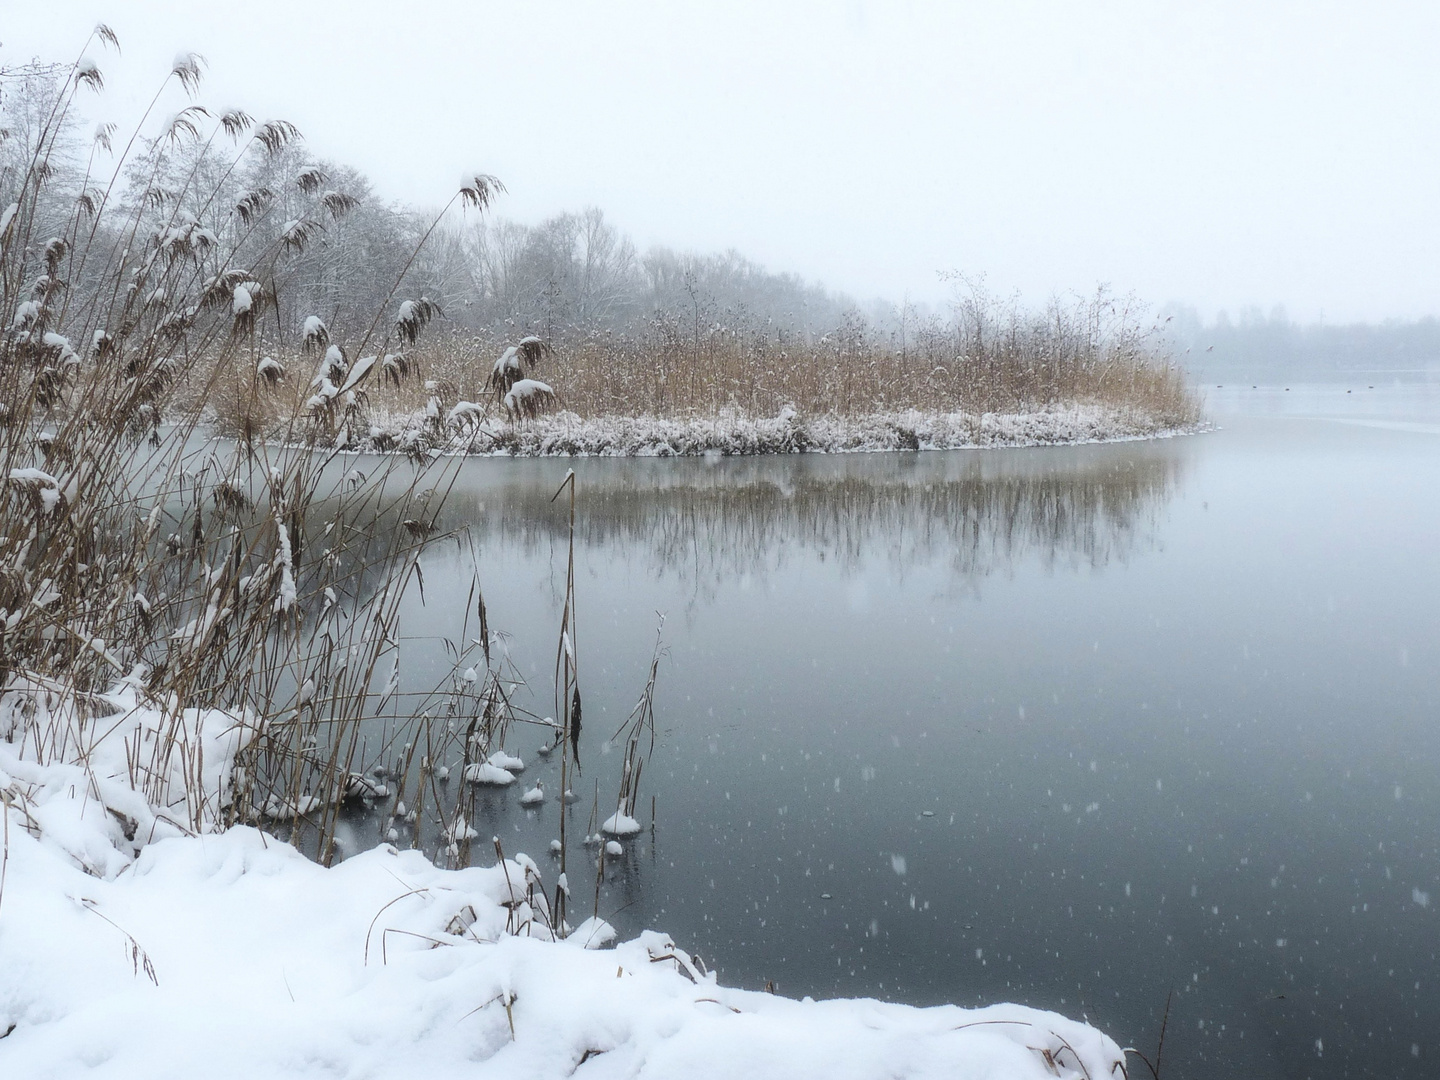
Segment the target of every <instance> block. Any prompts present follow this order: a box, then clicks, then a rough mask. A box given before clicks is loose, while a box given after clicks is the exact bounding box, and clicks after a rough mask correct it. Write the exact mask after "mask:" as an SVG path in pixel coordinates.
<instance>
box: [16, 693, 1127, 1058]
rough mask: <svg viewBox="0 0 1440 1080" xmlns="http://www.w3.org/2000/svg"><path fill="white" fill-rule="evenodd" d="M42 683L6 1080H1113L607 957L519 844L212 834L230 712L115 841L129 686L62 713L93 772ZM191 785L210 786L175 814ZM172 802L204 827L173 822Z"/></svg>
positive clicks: (1035, 1048)
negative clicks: (483, 847)
mask: <svg viewBox="0 0 1440 1080" xmlns="http://www.w3.org/2000/svg"><path fill="white" fill-rule="evenodd" d="M37 692H38V693H41V694H42V696H43V692H44V688H41V689H40V690H39V691H37V690H36V688H34V687H23V688H19V689H17V687H16V684H15V683H14V682H13V681H12V683H11V684H10V685H9V687H8V688H7V693H6V694H5V695H4V701H3V703H4V704H6V705H7V706H8V707H9V708H10V709H11V713H10V715H11V716H12V718H13V717H20V720H17V721H16V722H15V723H13V724H12V725H11V727H10V729H9V731H8V732H6V731H0V794H3V800H0V802H3V814H4V820H3V834H4V838H5V847H4V863H3V870H0V882H3V887H0V1076H4V1077H11V1076H14V1077H22V1076H23V1077H26V1078H33V1080H44V1078H60V1077H65V1078H72V1077H97V1078H98V1077H113V1078H129V1077H145V1078H147V1080H148V1078H156V1080H165V1078H169V1077H177V1078H178V1077H185V1078H191V1077H196V1076H205V1077H208V1078H214V1080H225V1078H231V1077H234V1078H237V1080H238V1078H242V1077H243V1078H245V1080H255V1078H258V1077H265V1078H272V1077H317V1078H318V1077H327V1078H328V1077H346V1078H356V1080H359V1078H368V1077H375V1078H381V1077H386V1078H388V1077H412V1076H424V1077H426V1078H427V1080H440V1078H444V1077H452V1076H453V1077H461V1076H464V1077H476V1076H480V1077H502V1078H510V1077H514V1078H517V1080H520V1078H523V1080H539V1078H548V1077H569V1076H579V1077H581V1078H582V1080H584V1078H586V1077H594V1078H605V1077H620V1076H625V1077H678V1078H685V1077H744V1078H746V1080H754V1078H757V1077H772V1076H773V1077H782V1076H783V1077H812V1076H813V1077H817V1078H818V1077H825V1078H845V1077H854V1078H857V1080H858V1078H868V1077H890V1076H906V1077H937V1078H938V1077H942V1076H943V1077H947V1078H966V1077H975V1078H980V1077H987V1078H999V1077H1005V1078H1015V1080H1027V1078H1032V1077H1033V1078H1036V1080H1040V1078H1046V1077H1050V1078H1053V1077H1061V1078H1066V1080H1070V1078H1078V1077H1087V1078H1089V1080H1100V1078H1102V1077H1108V1078H1112V1080H1113V1078H1114V1077H1119V1076H1122V1075H1123V1065H1122V1064H1121V1063H1122V1061H1123V1058H1122V1055H1121V1052H1120V1050H1119V1049H1118V1048H1117V1046H1116V1045H1115V1043H1114V1042H1112V1041H1111V1040H1110V1039H1109V1038H1107V1037H1106V1036H1104V1035H1103V1034H1101V1033H1100V1032H1099V1031H1097V1030H1095V1029H1094V1028H1091V1027H1088V1026H1087V1025H1084V1024H1081V1023H1077V1022H1075V1021H1072V1020H1068V1019H1066V1018H1064V1017H1062V1016H1059V1015H1057V1014H1055V1013H1048V1012H1040V1011H1036V1010H1032V1009H1027V1008H1024V1007H1021V1006H1017V1005H996V1006H992V1007H990V1008H987V1009H979V1010H963V1009H959V1008H955V1007H953V1006H944V1007H939V1008H926V1009H919V1008H912V1007H909V1006H904V1005H893V1004H884V1003H881V1002H877V1001H871V1000H836V1001H821V1002H816V1001H811V1000H809V999H806V1000H804V1001H794V1000H790V999H787V998H782V997H778V996H775V995H771V994H765V993H759V992H754V991H744V990H736V989H732V988H728V987H723V986H720V985H718V984H717V983H716V981H715V979H714V976H713V975H710V974H706V973H705V972H704V970H703V968H702V967H701V966H700V965H699V963H698V962H697V961H695V960H694V959H692V958H691V957H690V956H689V955H688V954H686V953H685V952H684V951H683V950H682V949H680V948H677V947H676V945H675V943H674V942H672V941H671V940H670V939H669V938H668V937H666V936H665V935H663V934H661V933H657V932H646V933H644V934H642V935H641V936H640V937H638V938H636V939H635V940H633V941H628V942H624V943H622V944H619V945H617V946H615V947H614V948H613V949H601V948H598V946H602V945H605V944H607V943H608V942H610V941H611V940H612V939H613V936H614V931H613V929H612V928H611V927H610V926H609V925H608V924H607V923H605V922H604V921H603V920H597V919H587V920H585V921H584V922H583V923H581V924H580V925H579V926H577V927H576V928H575V930H574V931H573V932H571V933H570V934H569V936H568V937H563V939H561V940H556V937H557V935H556V934H554V933H553V932H552V930H551V923H550V917H549V910H548V905H547V904H546V902H545V899H544V893H543V888H542V883H541V882H540V881H539V871H538V868H537V867H536V864H535V863H534V861H533V860H531V859H529V858H526V857H524V856H522V855H519V854H517V855H516V856H514V858H512V859H507V860H506V861H505V862H504V863H503V864H501V865H497V866H489V867H474V868H470V869H465V870H444V869H439V868H437V867H435V866H434V865H432V864H431V863H430V862H429V861H428V859H427V858H426V857H425V856H424V855H423V854H421V853H420V852H418V851H399V850H397V849H395V848H393V847H389V846H386V847H381V848H377V849H374V850H372V851H367V852H364V853H363V854H359V855H356V856H354V857H353V858H350V859H348V860H346V861H345V862H343V863H340V864H339V865H337V866H335V867H333V868H325V867H322V866H319V865H317V864H315V863H313V862H310V861H309V860H307V859H306V858H305V857H304V856H302V855H301V854H299V853H298V852H297V851H296V850H295V849H294V848H292V847H290V846H288V845H286V844H284V843H282V842H280V841H279V840H277V839H275V838H274V837H271V836H268V835H266V834H265V833H263V832H261V831H259V830H257V829H254V828H250V827H248V826H237V827H234V828H231V829H229V830H228V831H225V832H214V831H208V830H211V829H213V828H214V818H213V816H210V815H208V814H207V813H206V808H208V807H212V806H214V805H215V804H216V800H218V799H219V798H220V797H221V796H222V794H223V792H224V791H225V790H227V788H226V785H227V784H228V783H229V778H228V776H227V775H226V771H227V770H228V768H229V762H230V760H231V759H232V756H233V752H234V749H235V747H236V746H237V745H238V743H239V741H240V739H241V736H242V734H243V731H244V728H243V727H242V726H239V725H237V724H235V723H234V722H233V721H231V722H226V719H225V718H224V714H216V713H210V714H198V713H190V714H182V717H184V719H183V723H182V724H181V727H183V728H185V730H186V733H187V739H188V740H190V741H193V742H195V743H196V745H199V744H201V742H203V744H204V745H205V746H206V747H207V748H208V749H209V750H210V751H212V752H213V755H214V756H213V757H206V758H205V761H204V766H203V768H191V769H189V770H188V771H185V770H182V772H181V773H178V774H175V775H173V776H168V777H167V778H166V785H165V787H164V791H163V796H164V798H168V799H170V800H172V801H171V803H169V804H166V805H165V806H150V807H149V809H148V810H147V811H146V813H148V814H149V820H150V821H151V822H152V824H154V825H155V830H156V836H157V837H159V836H161V835H162V834H163V838H155V839H149V840H148V842H147V840H146V839H145V836H144V835H142V836H140V837H127V835H126V833H127V832H129V831H130V830H129V828H128V826H125V827H122V828H118V829H117V828H114V827H112V825H114V824H118V823H117V822H115V821H114V818H115V814H113V813H112V812H111V809H113V807H114V805H115V804H117V803H126V804H127V805H131V806H132V807H133V803H134V802H135V801H136V800H137V799H142V800H143V798H144V796H143V795H142V793H141V792H140V791H138V790H136V789H135V788H134V787H131V788H130V795H129V797H128V802H127V799H126V798H124V797H122V795H121V789H122V788H124V787H125V785H126V783H127V779H128V777H129V775H130V773H129V768H128V766H127V767H126V768H117V764H116V763H117V762H119V763H121V764H123V763H124V761H125V758H124V756H123V754H122V755H121V756H120V757H119V758H117V757H116V756H115V753H114V751H115V750H116V747H115V746H113V745H110V742H109V740H110V739H111V738H114V737H115V736H114V735H113V734H112V733H113V732H120V733H121V736H120V738H121V741H122V742H123V741H124V739H126V738H129V739H132V740H134V739H141V740H143V739H144V738H145V733H146V732H147V731H155V730H159V729H160V724H159V723H158V722H157V717H158V716H159V715H160V714H159V713H157V712H152V711H150V710H148V709H147V708H145V707H144V706H142V705H140V704H139V703H138V702H137V701H136V700H135V698H134V695H133V693H130V692H122V693H119V694H116V695H113V697H114V699H115V700H114V701H112V703H111V705H112V707H113V708H115V709H116V710H117V711H115V712H112V713H109V714H108V715H104V716H99V717H97V716H95V715H90V714H91V713H98V712H103V711H104V710H103V709H102V708H100V707H99V705H98V704H97V705H96V707H95V708H94V709H93V710H89V712H88V713H87V715H86V716H85V717H83V718H82V717H80V715H79V714H78V713H77V714H76V716H74V717H70V718H68V719H67V718H64V717H61V720H63V721H65V723H69V722H71V721H73V734H74V735H75V736H76V737H77V739H78V741H79V743H80V744H81V745H83V746H84V748H85V751H86V753H87V755H88V760H89V765H88V767H86V766H82V765H81V764H79V763H78V762H79V760H80V759H78V758H75V759H72V760H70V761H68V762H67V761H64V760H60V759H59V758H58V757H50V756H49V754H48V750H46V749H45V748H44V747H41V748H39V749H37V747H36V746H35V745H34V743H33V740H32V741H31V742H29V743H27V742H26V740H25V738H24V732H25V730H26V729H27V724H28V725H31V726H33V723H32V720H33V716H32V717H31V719H27V716H29V715H30V714H27V713H26V712H25V710H23V709H20V708H19V706H18V705H17V704H16V703H17V702H19V701H24V700H27V699H28V700H34V697H35V694H36V693H37ZM109 697H111V696H110V695H107V698H109ZM61 711H62V710H58V709H56V710H54V711H52V713H51V714H50V718H51V720H54V719H55V717H56V716H57V715H58V714H59V713H60V712H61ZM22 720H23V721H25V722H23V723H22V722H20V721H22ZM65 723H59V724H57V723H51V724H50V725H49V726H48V727H47V728H46V729H45V730H52V731H54V730H59V729H60V728H63V727H64V726H65ZM132 753H133V752H132ZM131 760H133V756H132V759H131ZM186 777H194V778H197V779H198V780H200V781H201V782H203V784H204V791H203V793H195V794H192V795H189V796H187V797H186V798H185V799H184V800H183V802H180V801H175V799H176V791H175V790H174V787H173V784H174V783H176V782H183V780H184V779H185V778H186ZM177 778H178V779H177ZM181 805H184V806H187V807H191V808H193V809H194V814H193V815H192V820H193V821H195V822H196V823H197V824H198V827H197V828H195V829H186V828H184V827H183V822H182V823H181V824H178V825H177V824H170V825H167V824H165V822H166V821H167V820H168V818H169V817H173V816H175V815H174V814H172V813H170V812H169V811H171V810H175V809H178V808H179V807H180V806H181ZM167 807H168V809H167ZM134 812H135V813H139V812H140V811H138V810H135V811H134ZM52 822H54V823H57V825H56V827H55V828H54V829H53V830H52V828H51V823H52ZM187 833H188V834H187ZM106 852H108V855H105V857H101V855H102V854H103V853H106ZM552 884H553V883H552ZM587 946H589V947H588V948H587Z"/></svg>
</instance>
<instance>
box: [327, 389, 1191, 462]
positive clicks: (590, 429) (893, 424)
mask: <svg viewBox="0 0 1440 1080" xmlns="http://www.w3.org/2000/svg"><path fill="white" fill-rule="evenodd" d="M451 415H452V417H457V418H458V419H459V422H454V421H452V422H451V423H449V424H447V425H444V426H438V425H435V424H432V423H429V422H427V420H426V418H425V416H424V414H419V415H409V416H407V415H400V416H395V415H384V414H381V415H377V416H375V417H372V418H371V424H370V427H369V429H368V430H367V431H365V432H364V433H362V434H359V435H357V436H356V437H355V438H354V439H353V440H347V442H346V446H347V448H348V449H352V450H368V451H376V452H386V451H390V450H403V451H406V452H409V453H417V452H426V451H429V450H439V451H441V452H443V453H459V454H502V455H511V456H515V457H552V456H624V457H680V456H687V455H698V454H725V455H731V454H796V453H822V454H846V453H874V452H879V451H886V450H961V449H973V448H980V447H1000V446H1050V445H1055V444H1074V443H1094V442H1116V441H1120V440H1124V439H1146V438H1163V437H1165V436H1168V435H1177V434H1184V433H1188V432H1192V431H1195V430H1197V428H1198V425H1197V424H1195V423H1168V424H1167V423H1166V422H1165V420H1164V419H1163V418H1160V417H1156V416H1154V415H1152V414H1150V413H1148V412H1144V411H1142V410H1139V409H1133V408H1111V407H1107V406H1104V405H1095V404H1089V405H1057V406H1050V407H1045V408H1040V409H1036V410H1034V411H1031V412H1019V413H978V414H977V413H965V412H954V413H927V412H921V411H919V410H913V409H912V410H907V411H904V412H895V413H870V414H866V415H860V416H834V415H821V416H814V417H803V416H801V415H800V414H799V413H797V412H796V411H795V410H794V409H790V408H785V409H782V410H781V411H780V414H779V415H778V416H775V417H770V418H755V417H751V416H748V415H746V414H744V413H742V412H739V411H736V410H733V409H725V410H721V411H720V412H718V413H716V414H715V415H714V416H708V417H696V416H691V417H681V418H664V417H656V416H638V417H626V416H604V417H591V418H589V419H586V418H584V417H581V416H578V415H576V414H575V413H573V412H570V411H568V410H561V411H560V412H557V413H553V414H548V415H542V416H537V417H534V418H531V419H529V420H527V421H525V422H523V423H514V422H512V421H511V420H509V419H507V418H506V417H505V416H504V414H501V415H500V416H492V415H489V414H488V413H487V412H486V411H485V410H484V408H483V407H482V406H479V405H476V404H474V403H471V402H462V403H461V405H460V406H457V407H456V409H455V410H452V414H451Z"/></svg>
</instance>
